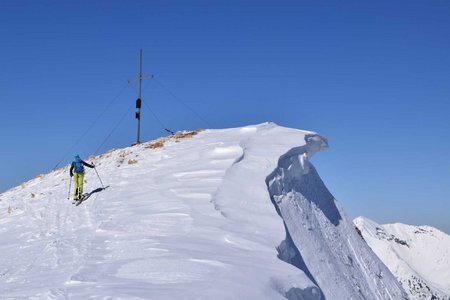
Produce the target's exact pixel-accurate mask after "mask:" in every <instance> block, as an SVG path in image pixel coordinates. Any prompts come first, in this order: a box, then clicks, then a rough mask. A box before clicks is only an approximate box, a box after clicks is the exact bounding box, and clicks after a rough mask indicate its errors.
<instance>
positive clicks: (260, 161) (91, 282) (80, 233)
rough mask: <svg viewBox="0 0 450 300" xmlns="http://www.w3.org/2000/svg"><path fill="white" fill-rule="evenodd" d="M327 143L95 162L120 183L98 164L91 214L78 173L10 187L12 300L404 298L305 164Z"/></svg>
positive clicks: (255, 131) (249, 132) (198, 142)
mask: <svg viewBox="0 0 450 300" xmlns="http://www.w3.org/2000/svg"><path fill="white" fill-rule="evenodd" d="M323 141H324V139H323V138H321V137H320V136H318V135H317V134H315V133H312V132H307V131H300V130H296V129H290V128H283V127H280V126H277V125H275V124H272V123H264V124H260V125H255V126H247V127H242V128H232V129H222V130H205V131H202V132H199V133H198V134H197V132H192V133H185V134H178V135H177V136H172V137H169V138H163V139H159V140H157V141H151V142H148V143H144V144H140V145H136V146H133V147H129V148H125V149H118V150H114V151H110V152H108V153H105V154H103V155H100V156H97V157H91V158H90V159H88V161H90V162H94V163H95V164H96V166H97V169H98V173H99V175H100V176H101V178H102V181H103V183H104V184H105V185H106V186H108V187H107V188H106V189H105V190H101V189H99V188H100V187H101V184H100V182H99V180H98V178H97V176H96V174H95V172H93V171H92V170H90V169H88V170H87V172H86V177H85V179H86V182H85V189H86V192H93V194H92V195H91V197H90V198H89V199H87V200H86V201H85V202H83V203H82V204H81V205H80V206H74V205H73V204H71V201H68V200H67V196H68V193H69V195H70V194H71V192H69V190H68V189H69V182H70V181H69V180H70V177H69V174H68V168H67V167H66V168H64V169H60V170H57V171H54V172H51V173H49V174H46V175H41V176H38V177H36V178H35V179H33V180H30V181H28V182H26V183H24V184H22V185H21V186H18V187H16V188H13V189H10V190H8V191H7V192H5V193H3V194H0V224H1V228H0V240H1V241H2V243H0V251H1V253H2V255H1V256H0V299H90V298H92V299H127V300H128V299H158V300H160V299H218V300H221V299H292V300H296V299H297V300H298V299H303V300H318V299H328V300H339V299H342V300H348V299H383V300H384V299H395V300H398V299H402V298H403V294H402V293H403V292H402V289H401V287H400V286H399V285H398V283H397V281H396V280H395V279H393V276H392V275H391V274H390V273H389V271H388V270H387V269H386V268H385V267H384V265H383V264H382V263H381V262H380V261H379V259H378V258H377V257H376V256H375V255H373V254H371V250H370V249H369V247H368V246H367V245H366V244H365V243H363V242H362V241H361V240H360V239H356V238H355V230H354V229H353V227H352V226H350V225H349V222H348V221H347V219H346V217H345V216H344V214H343V211H342V209H340V208H338V207H337V204H336V202H335V201H334V199H333V198H332V197H331V195H330V194H329V193H328V191H327V190H326V188H325V187H324V186H323V183H322V182H321V180H320V178H319V177H318V175H317V173H316V172H315V170H314V168H313V167H312V165H310V164H309V162H308V161H307V159H308V157H309V156H310V155H311V154H312V153H313V152H315V151H317V150H320V149H321V148H322V147H324V146H326V145H325V144H323ZM277 187H280V189H278V188H277ZM290 188H293V190H292V191H291V190H290ZM269 191H270V192H269ZM271 200H274V201H273V202H272V201H271ZM278 213H280V214H278ZM282 217H283V218H285V219H284V220H283V218H282ZM312 253H316V254H317V256H316V257H314V256H313V255H312ZM286 262H288V263H286Z"/></svg>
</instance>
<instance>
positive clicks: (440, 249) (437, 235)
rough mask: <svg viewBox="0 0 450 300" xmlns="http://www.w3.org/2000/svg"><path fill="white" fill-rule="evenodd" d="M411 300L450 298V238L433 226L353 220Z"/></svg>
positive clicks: (366, 219) (365, 219)
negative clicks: (383, 223)
mask: <svg viewBox="0 0 450 300" xmlns="http://www.w3.org/2000/svg"><path fill="white" fill-rule="evenodd" d="M354 223H355V225H356V226H357V227H358V228H359V229H360V231H361V233H362V235H363V236H364V239H365V240H366V241H367V243H368V245H369V246H370V247H371V248H372V249H373V251H374V252H375V253H376V254H377V255H378V256H379V257H380V259H381V260H382V261H383V262H384V263H385V264H386V265H387V266H388V267H389V269H390V270H391V271H392V273H393V274H394V275H395V276H396V277H397V279H398V280H399V281H400V282H401V283H402V285H403V287H404V289H405V290H406V291H407V292H408V294H409V296H410V298H411V299H432V297H433V296H434V297H435V298H433V299H446V300H448V299H450V236H449V235H447V234H445V233H444V232H442V231H439V230H438V229H436V228H433V227H430V226H411V225H405V224H401V223H396V224H385V225H380V224H378V223H376V222H374V221H372V220H370V219H368V218H365V217H358V218H356V219H355V220H354Z"/></svg>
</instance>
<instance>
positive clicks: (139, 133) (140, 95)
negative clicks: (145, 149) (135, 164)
mask: <svg viewBox="0 0 450 300" xmlns="http://www.w3.org/2000/svg"><path fill="white" fill-rule="evenodd" d="M153 77H154V76H153V75H144V76H142V49H139V76H138V77H137V78H133V79H130V80H128V83H130V82H131V81H133V80H135V79H138V80H139V96H138V98H137V100H136V108H137V112H136V119H137V140H136V143H135V144H134V145H136V144H140V143H141V107H142V79H147V78H153Z"/></svg>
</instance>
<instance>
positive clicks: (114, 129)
mask: <svg viewBox="0 0 450 300" xmlns="http://www.w3.org/2000/svg"><path fill="white" fill-rule="evenodd" d="M131 108H133V103H131V105H130V107H129V108H128V110H127V111H126V112H125V113H124V114H123V116H122V118H121V119H120V120H119V122H118V123H117V124H116V126H114V128H113V129H112V130H111V131H110V133H109V134H108V135H107V136H106V138H105V139H104V140H103V142H101V144H100V146H98V147H97V149H96V150H95V152H94V155H97V154H98V151H99V150H100V148H101V147H102V146H103V145H104V144H105V143H106V141H108V139H109V138H110V137H111V135H112V134H113V133H114V131H116V129H117V128H118V127H119V125H120V124H121V123H122V122H123V120H124V119H125V117H126V116H127V115H128V114H129V112H130V110H131Z"/></svg>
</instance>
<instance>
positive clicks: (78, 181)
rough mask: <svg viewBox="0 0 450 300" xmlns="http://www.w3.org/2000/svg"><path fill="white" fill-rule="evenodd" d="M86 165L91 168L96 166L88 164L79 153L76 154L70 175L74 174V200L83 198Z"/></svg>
mask: <svg viewBox="0 0 450 300" xmlns="http://www.w3.org/2000/svg"><path fill="white" fill-rule="evenodd" d="M84 166H86V167H89V168H91V169H92V168H95V166H94V164H88V163H87V162H85V161H84V160H82V159H81V158H80V156H79V155H75V160H74V161H73V162H72V165H71V166H70V170H69V172H70V177H72V176H73V180H74V182H75V190H74V192H73V201H74V203H75V201H77V200H78V201H80V200H82V196H83V181H84Z"/></svg>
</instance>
